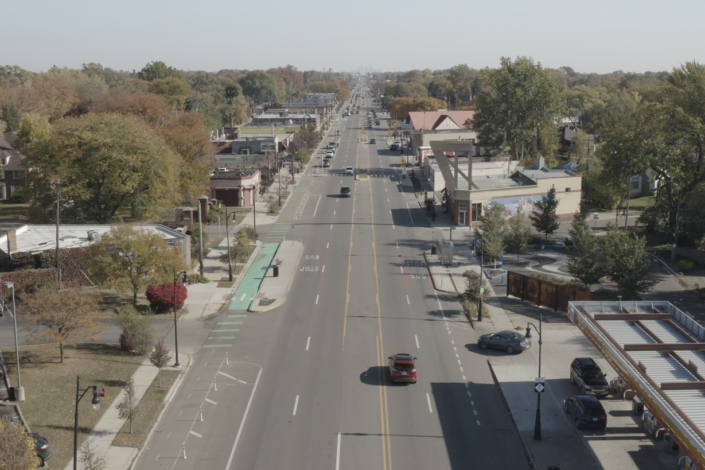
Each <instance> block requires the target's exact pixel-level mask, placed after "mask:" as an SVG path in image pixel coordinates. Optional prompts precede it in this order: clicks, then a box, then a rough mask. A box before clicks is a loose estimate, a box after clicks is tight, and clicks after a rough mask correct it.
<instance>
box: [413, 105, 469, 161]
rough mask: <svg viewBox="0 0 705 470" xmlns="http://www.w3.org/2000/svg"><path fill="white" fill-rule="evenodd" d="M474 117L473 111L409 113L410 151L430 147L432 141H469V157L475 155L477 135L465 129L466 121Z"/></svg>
mask: <svg viewBox="0 0 705 470" xmlns="http://www.w3.org/2000/svg"><path fill="white" fill-rule="evenodd" d="M474 116H475V112H474V111H418V112H417V111H414V112H410V113H409V119H410V122H411V125H410V126H409V127H410V128H409V130H408V131H407V132H408V133H409V137H410V139H411V148H412V150H417V149H419V148H420V147H428V146H430V142H431V141H433V140H436V141H437V140H460V141H469V142H471V145H472V151H469V152H468V153H469V154H470V155H475V154H477V152H478V150H479V149H477V148H476V147H475V145H474V144H475V141H476V139H477V133H476V132H475V131H474V130H473V129H468V128H466V127H465V123H466V121H468V120H472V118H473V117H474Z"/></svg>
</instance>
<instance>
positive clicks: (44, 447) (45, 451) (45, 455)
mask: <svg viewBox="0 0 705 470" xmlns="http://www.w3.org/2000/svg"><path fill="white" fill-rule="evenodd" d="M32 439H34V450H35V451H36V452H37V457H39V467H43V466H44V462H46V461H47V460H49V459H50V458H51V449H49V441H48V440H47V439H46V438H44V437H42V436H40V435H39V434H37V433H36V432H33V433H32Z"/></svg>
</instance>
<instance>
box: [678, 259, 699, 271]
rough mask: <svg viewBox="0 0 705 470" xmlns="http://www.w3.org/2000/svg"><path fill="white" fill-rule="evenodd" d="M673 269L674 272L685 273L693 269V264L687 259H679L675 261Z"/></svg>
mask: <svg viewBox="0 0 705 470" xmlns="http://www.w3.org/2000/svg"><path fill="white" fill-rule="evenodd" d="M674 267H675V268H676V271H680V272H682V273H687V272H690V271H693V270H694V269H695V263H694V262H692V261H691V260H689V259H679V260H678V261H676V263H675V265H674Z"/></svg>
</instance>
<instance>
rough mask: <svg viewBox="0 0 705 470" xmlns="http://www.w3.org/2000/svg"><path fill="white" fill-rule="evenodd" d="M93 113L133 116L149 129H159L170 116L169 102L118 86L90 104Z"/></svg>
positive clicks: (149, 94)
mask: <svg viewBox="0 0 705 470" xmlns="http://www.w3.org/2000/svg"><path fill="white" fill-rule="evenodd" d="M90 111H92V112H94V113H99V114H100V113H115V114H123V115H134V116H137V117H139V118H141V119H143V120H144V121H145V122H146V123H147V124H149V126H150V127H159V126H161V125H162V124H163V123H164V121H165V120H166V119H167V118H168V117H169V116H170V115H171V109H170V108H169V102H168V101H167V100H166V99H165V98H163V97H161V96H157V95H155V94H153V93H147V92H146V91H138V92H135V91H132V90H130V88H129V87H127V86H118V87H116V88H112V89H110V90H108V91H107V92H106V93H104V94H103V95H102V96H100V97H98V98H96V99H94V100H93V101H92V102H91V107H90Z"/></svg>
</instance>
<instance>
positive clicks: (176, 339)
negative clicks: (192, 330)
mask: <svg viewBox="0 0 705 470" xmlns="http://www.w3.org/2000/svg"><path fill="white" fill-rule="evenodd" d="M229 252H230V250H228V253H229ZM180 279H183V282H184V284H186V281H187V279H188V273H187V272H186V271H181V272H180V273H179V274H176V268H174V349H175V352H176V362H174V367H179V366H180V365H181V364H179V335H178V334H177V331H176V283H177V282H179V280H180Z"/></svg>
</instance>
